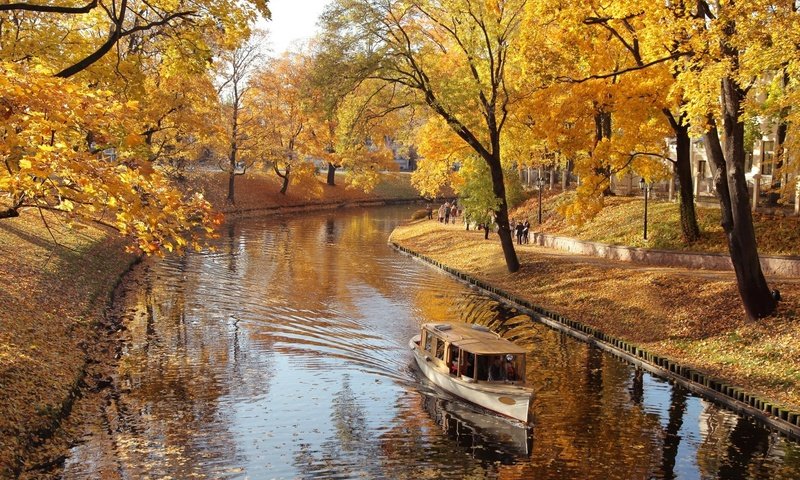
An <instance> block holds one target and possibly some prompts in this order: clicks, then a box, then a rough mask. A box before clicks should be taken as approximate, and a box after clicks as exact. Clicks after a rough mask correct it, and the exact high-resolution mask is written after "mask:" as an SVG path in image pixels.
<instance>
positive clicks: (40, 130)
mask: <svg viewBox="0 0 800 480" xmlns="http://www.w3.org/2000/svg"><path fill="white" fill-rule="evenodd" d="M2 69H3V70H4V73H5V75H2V76H0V77H2V78H0V97H2V98H4V99H5V102H6V105H7V107H8V108H7V117H8V118H7V120H6V121H5V122H4V123H3V125H2V126H0V129H3V130H5V133H10V132H13V133H14V135H6V136H5V141H3V142H0V156H2V157H4V159H5V161H6V164H7V165H9V166H10V165H15V166H16V168H10V169H9V168H5V169H0V202H2V203H3V205H2V206H3V207H9V206H13V205H16V206H17V207H23V208H24V207H39V208H45V209H52V210H58V211H61V212H63V213H65V214H67V215H68V216H70V217H73V218H77V217H84V218H90V219H94V220H99V221H101V222H104V223H109V224H110V225H113V226H114V227H115V228H117V229H118V230H119V231H120V232H122V233H125V234H131V235H133V236H134V237H135V242H136V244H137V245H138V247H139V248H140V249H141V250H142V251H144V252H148V253H152V252H157V251H159V250H160V249H161V248H162V246H165V245H168V244H169V245H171V244H175V243H176V241H175V238H176V237H183V236H187V237H188V238H194V237H195V236H196V233H197V232H195V231H194V227H195V225H197V224H200V225H205V224H211V221H210V218H209V215H210V205H209V204H208V203H207V202H205V201H203V200H202V199H189V200H187V199H185V198H184V195H183V194H181V193H180V191H178V190H177V189H176V187H175V186H174V185H173V184H172V182H171V180H170V179H169V178H168V177H167V176H166V175H165V174H164V173H163V172H162V171H161V170H160V169H159V167H158V166H157V165H153V164H152V163H151V162H150V161H148V160H147V159H142V158H141V157H140V155H141V153H140V152H139V151H138V150H137V148H140V147H141V144H142V141H141V136H140V135H138V134H137V133H136V132H139V131H141V129H142V127H141V124H139V123H138V118H137V116H136V115H135V111H133V110H132V109H135V108H136V106H137V104H138V103H137V102H131V101H128V102H126V103H121V102H119V101H117V100H116V99H115V98H114V97H113V95H112V94H111V92H110V91H105V90H90V89H87V87H85V86H84V84H82V83H78V82H72V81H70V80H62V79H56V78H52V77H49V76H42V75H40V74H38V73H37V72H36V71H35V69H33V70H25V69H24V68H21V67H20V66H18V65H10V64H4V65H2ZM109 217H110V218H113V219H114V220H113V221H110V220H109ZM165 248H166V247H165Z"/></svg>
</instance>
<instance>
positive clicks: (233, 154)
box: [225, 129, 237, 205]
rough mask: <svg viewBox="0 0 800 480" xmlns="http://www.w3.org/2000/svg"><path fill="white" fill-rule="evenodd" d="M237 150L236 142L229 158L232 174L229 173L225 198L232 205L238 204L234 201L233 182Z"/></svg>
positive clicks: (233, 143) (232, 144)
mask: <svg viewBox="0 0 800 480" xmlns="http://www.w3.org/2000/svg"><path fill="white" fill-rule="evenodd" d="M235 133H236V130H235V129H234V135H235ZM234 138H235V137H234ZM236 150H237V149H236V141H234V142H232V143H231V153H230V156H229V157H228V158H229V160H230V162H229V163H230V172H228V196H227V197H226V198H225V200H226V201H227V202H229V203H230V204H231V205H235V204H236V202H235V201H234V199H233V193H234V191H233V186H234V183H233V182H234V180H235V179H236Z"/></svg>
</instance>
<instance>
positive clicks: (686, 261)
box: [531, 233, 800, 277]
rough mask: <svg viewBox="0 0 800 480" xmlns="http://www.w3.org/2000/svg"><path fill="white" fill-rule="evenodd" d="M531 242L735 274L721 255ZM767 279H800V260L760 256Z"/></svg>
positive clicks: (554, 239)
mask: <svg viewBox="0 0 800 480" xmlns="http://www.w3.org/2000/svg"><path fill="white" fill-rule="evenodd" d="M531 242H532V243H534V244H536V245H540V246H543V247H547V248H554V249H558V250H564V251H567V252H572V253H577V254H580V255H593V256H596V257H603V258H609V259H612V260H620V261H623V262H633V263H644V264H648V265H660V266H665V267H683V268H693V269H698V268H701V269H706V270H723V271H733V265H732V264H731V259H730V256H729V255H727V254H721V253H694V252H674V251H669V250H651V249H647V248H634V247H626V246H619V245H608V244H605V243H597V242H586V241H583V240H576V239H574V238H569V237H559V236H556V235H547V234H543V233H534V234H533V238H531ZM759 258H760V260H761V269H762V271H763V272H764V275H768V276H777V277H800V257H778V256H766V255H760V256H759Z"/></svg>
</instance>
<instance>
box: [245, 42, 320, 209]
mask: <svg viewBox="0 0 800 480" xmlns="http://www.w3.org/2000/svg"><path fill="white" fill-rule="evenodd" d="M307 68H308V66H307V61H306V58H305V57H304V56H302V55H300V54H289V53H284V55H283V56H282V57H281V58H278V59H273V60H270V61H268V62H267V63H266V64H265V65H264V66H263V67H262V68H261V69H259V70H258V71H257V72H256V73H255V75H254V76H253V79H252V89H251V90H250V92H249V95H248V96H247V98H246V101H247V103H248V105H249V108H250V109H251V110H252V112H253V115H254V121H253V123H252V126H251V127H250V129H249V132H248V135H250V136H252V137H261V138H260V140H259V142H260V143H261V144H262V148H260V149H259V151H260V154H261V155H263V157H264V160H265V161H266V162H267V163H268V164H270V165H271V166H272V169H273V171H274V172H275V174H276V175H277V176H278V177H279V178H281V180H282V185H281V190H280V192H281V193H282V194H286V190H287V189H288V188H289V183H290V181H293V180H295V179H297V180H298V181H299V180H302V179H304V178H307V177H311V176H313V173H314V165H313V164H312V163H311V162H309V161H307V160H306V153H307V148H306V147H305V141H306V140H305V137H307V136H308V135H307V129H308V122H309V119H308V115H307V114H306V107H305V105H304V103H305V99H304V98H303V96H302V93H303V88H302V83H303V82H304V81H305V78H306V74H307ZM293 173H294V176H292V175H293Z"/></svg>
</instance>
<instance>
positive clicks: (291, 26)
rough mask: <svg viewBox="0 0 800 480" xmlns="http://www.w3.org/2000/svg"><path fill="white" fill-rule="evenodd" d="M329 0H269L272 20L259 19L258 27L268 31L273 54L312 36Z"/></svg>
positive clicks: (279, 52)
mask: <svg viewBox="0 0 800 480" xmlns="http://www.w3.org/2000/svg"><path fill="white" fill-rule="evenodd" d="M328 3H330V0H269V2H268V3H267V5H268V6H269V9H270V11H271V12H272V20H271V21H269V22H264V21H261V22H259V23H258V27H259V28H264V29H266V30H267V31H269V39H270V41H271V43H272V49H273V51H274V53H275V54H281V53H283V51H284V50H286V49H287V48H289V46H290V45H291V44H292V43H293V42H294V41H296V40H307V39H309V38H311V37H312V36H314V32H315V30H316V24H317V19H318V18H319V16H320V14H321V13H322V10H323V9H324V8H325V5H327V4H328Z"/></svg>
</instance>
